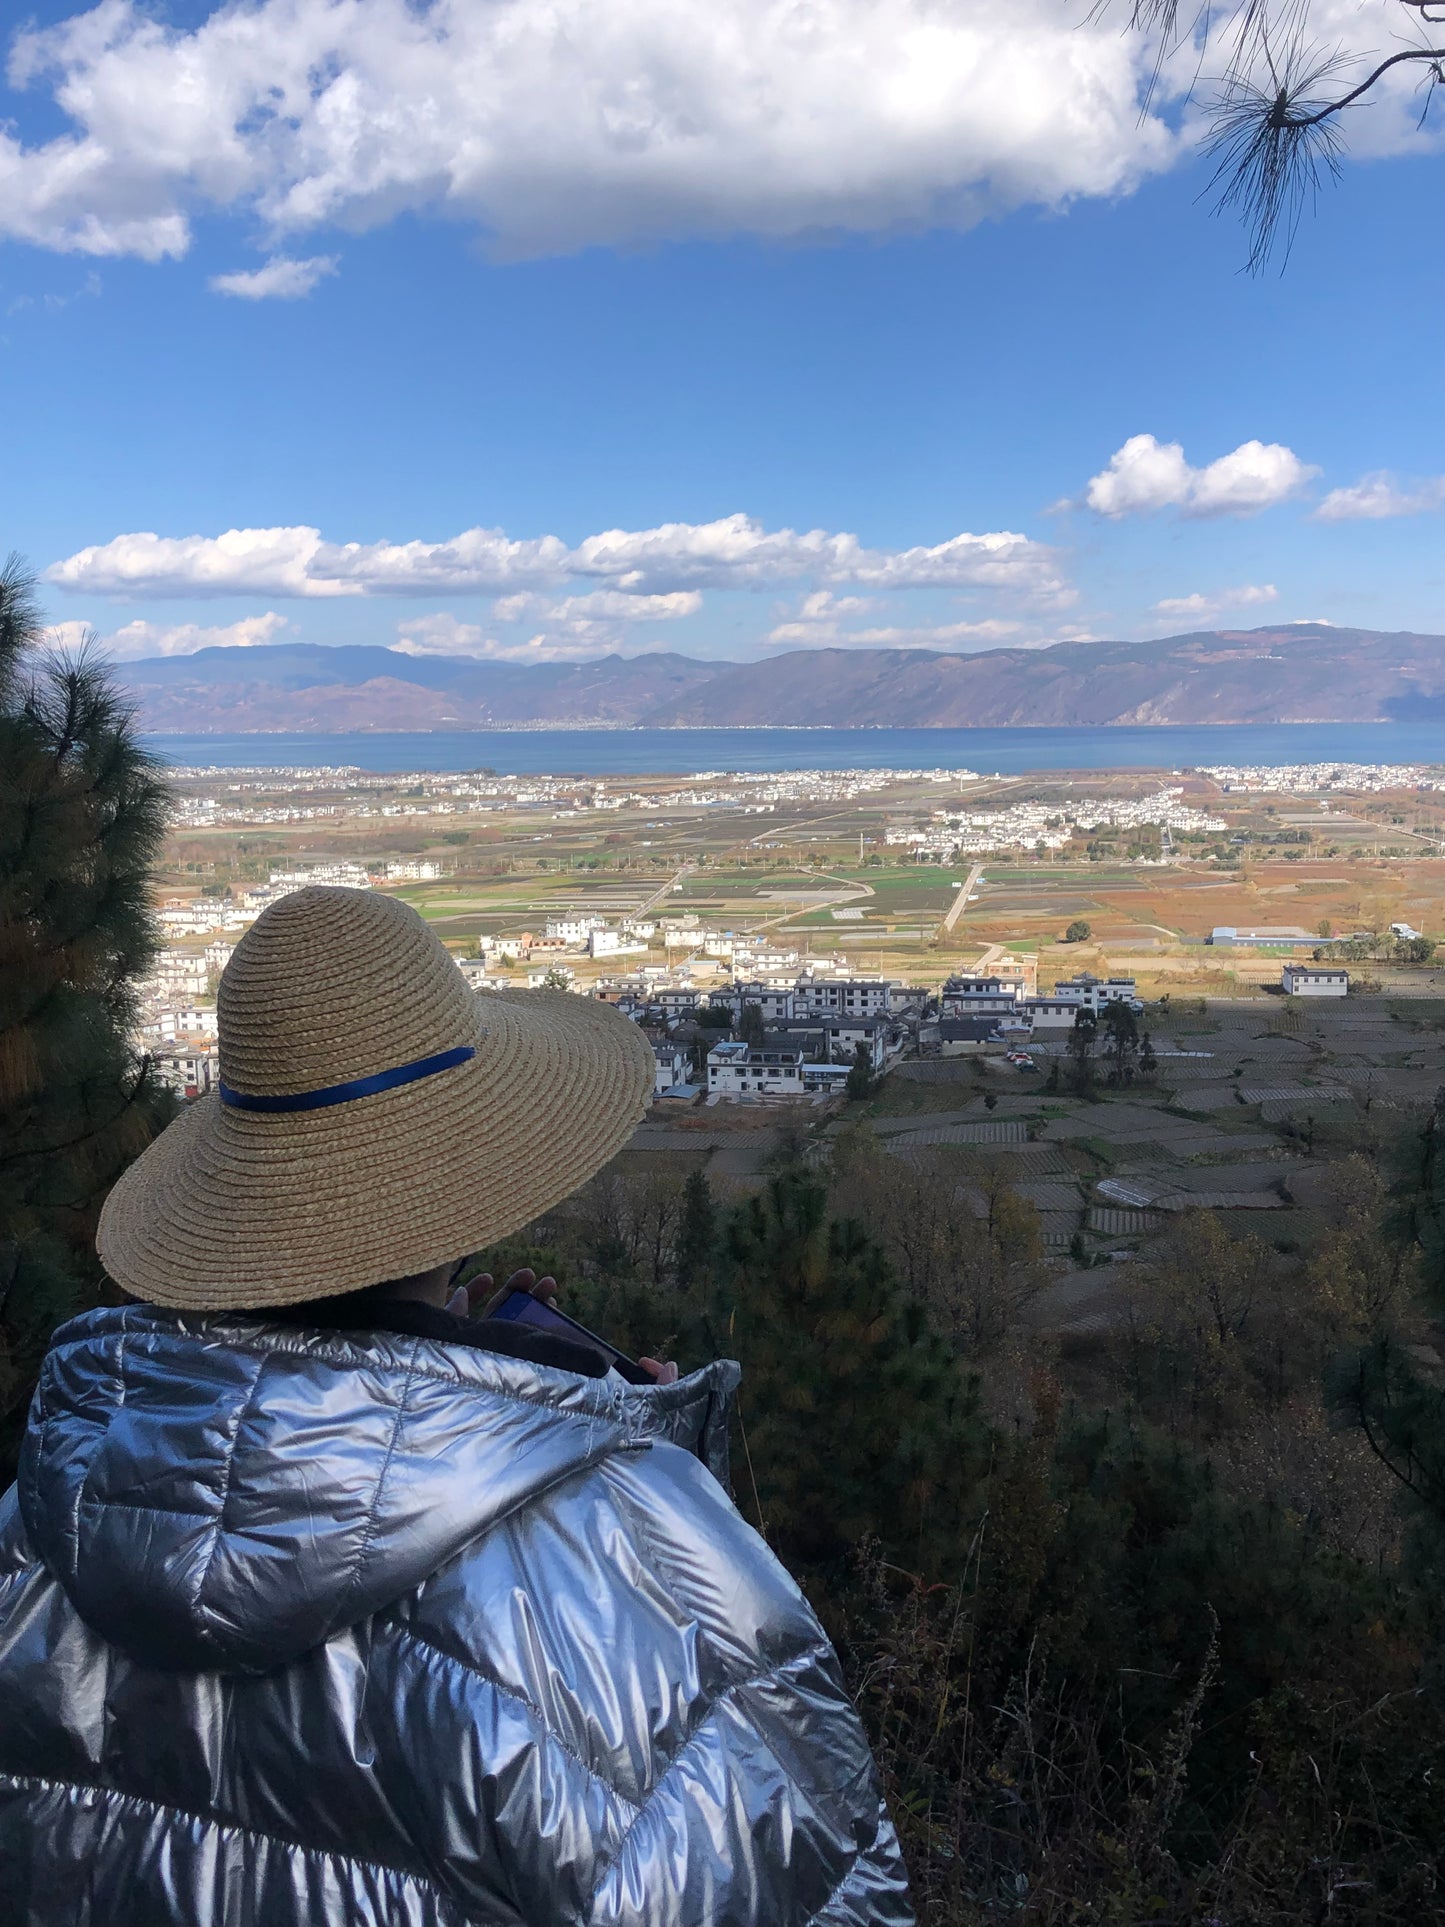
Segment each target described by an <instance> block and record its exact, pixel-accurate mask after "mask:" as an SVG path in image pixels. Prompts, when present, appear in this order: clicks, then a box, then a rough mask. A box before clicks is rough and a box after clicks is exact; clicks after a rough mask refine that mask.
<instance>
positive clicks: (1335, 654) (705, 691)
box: [119, 623, 1445, 733]
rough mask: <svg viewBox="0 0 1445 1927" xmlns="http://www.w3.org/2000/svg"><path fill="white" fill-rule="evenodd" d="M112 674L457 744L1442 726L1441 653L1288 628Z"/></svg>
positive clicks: (1444, 683) (145, 710)
mask: <svg viewBox="0 0 1445 1927" xmlns="http://www.w3.org/2000/svg"><path fill="white" fill-rule="evenodd" d="M119 673H120V675H121V677H122V679H123V680H124V682H125V683H126V684H127V686H128V687H129V689H130V691H131V693H132V695H133V696H134V698H135V699H136V702H137V704H138V707H139V709H140V714H141V720H142V724H143V726H144V727H145V728H146V729H148V730H152V731H156V732H160V733H165V732H171V733H206V732H214V731H236V730H258V731H271V730H319V731H344V730H366V729H457V728H468V727H471V728H477V727H484V726H486V725H489V724H490V725H497V724H501V725H508V724H526V723H532V724H539V725H547V724H552V725H562V724H582V723H587V724H604V725H606V724H611V725H614V726H616V725H626V724H646V725H651V726H656V727H686V726H697V725H700V724H711V725H714V726H726V725H733V726H749V727H760V726H763V727H765V726H767V725H768V724H774V725H791V726H795V727H796V726H800V725H813V726H819V727H833V728H844V729H849V728H861V727H865V726H868V725H874V726H877V725H884V726H893V727H897V728H929V727H937V728H944V727H958V728H966V727H969V726H994V727H1008V726H1011V725H1015V726H1016V725H1021V724H1034V725H1056V726H1079V725H1095V726H1097V725H1100V724H1127V723H1136V724H1137V723H1315V722H1388V721H1391V720H1394V719H1396V718H1404V717H1409V718H1412V719H1414V720H1420V719H1421V718H1422V717H1423V716H1427V715H1431V714H1436V715H1440V716H1442V717H1445V637H1442V636H1425V635H1414V634H1410V633H1408V632H1405V633H1399V634H1384V633H1381V632H1379V631H1376V630H1370V629H1336V628H1331V627H1329V626H1327V625H1323V624H1315V623H1296V624H1290V625H1288V626H1286V627H1280V628H1265V629H1251V630H1210V631H1204V632H1200V633H1196V634H1192V635H1186V636H1171V637H1166V638H1164V639H1162V640H1160V641H1155V642H1069V643H1061V644H1059V645H1058V646H1057V647H1056V648H1053V649H993V650H989V651H987V652H986V653H984V654H980V655H975V656H958V655H945V654H940V653H937V652H935V651H932V650H924V649H808V650H792V651H790V652H788V653H787V654H785V655H779V656H773V657H769V658H767V659H766V660H764V661H761V662H748V663H727V662H701V661H697V660H696V659H694V658H692V657H689V656H679V655H670V654H668V655H653V656H631V657H624V656H604V657H600V658H598V659H597V660H596V661H593V662H585V663H522V664H519V663H506V662H477V661H473V660H470V659H464V658H459V657H445V656H409V655H405V654H403V653H402V652H401V651H399V650H395V649H378V648H364V647H342V648H335V649H328V648H322V647H318V646H316V645H313V644H286V645H272V646H268V647H264V648H258V649H203V650H201V651H200V652H199V653H198V654H196V655H193V656H168V657H163V658H156V659H154V660H151V661H145V662H135V663H127V664H124V665H122V666H121V668H120V670H119Z"/></svg>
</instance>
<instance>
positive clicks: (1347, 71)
mask: <svg viewBox="0 0 1445 1927" xmlns="http://www.w3.org/2000/svg"><path fill="white" fill-rule="evenodd" d="M1111 4H1112V0H1097V4H1096V5H1095V7H1094V9H1093V11H1094V15H1095V17H1097V16H1098V15H1100V14H1102V13H1104V12H1106V11H1107V10H1108V8H1109V7H1110V5H1111ZM1393 4H1394V7H1395V9H1396V14H1395V18H1396V20H1397V23H1398V32H1397V34H1396V36H1395V38H1396V39H1397V40H1398V42H1399V43H1400V44H1398V45H1397V46H1396V47H1395V48H1394V50H1393V51H1386V49H1385V48H1384V47H1380V48H1377V49H1375V50H1374V51H1373V52H1370V53H1368V54H1365V53H1357V52H1352V51H1347V50H1345V49H1343V48H1341V47H1338V46H1330V45H1328V44H1326V43H1324V42H1322V41H1320V40H1319V39H1317V38H1316V37H1315V36H1314V34H1313V33H1312V25H1313V17H1314V14H1315V0H1193V4H1192V5H1191V6H1181V4H1180V0H1129V26H1130V28H1131V29H1132V30H1134V31H1135V32H1139V33H1147V34H1149V35H1151V36H1153V38H1154V40H1155V44H1156V46H1157V49H1158V56H1157V64H1156V68H1155V80H1156V82H1157V80H1158V79H1159V77H1160V75H1161V73H1162V70H1163V67H1164V64H1165V62H1166V61H1172V60H1173V59H1174V58H1175V56H1177V55H1179V54H1180V53H1181V50H1182V49H1185V48H1186V47H1190V46H1192V47H1193V49H1194V50H1195V52H1196V57H1197V59H1198V63H1199V67H1198V71H1199V72H1200V73H1201V74H1203V73H1204V72H1205V71H1206V69H1207V66H1208V64H1209V54H1210V52H1211V50H1213V49H1217V50H1219V51H1220V52H1221V53H1222V55H1223V64H1222V72H1221V74H1220V77H1219V78H1218V79H1217V80H1215V81H1213V82H1207V83H1198V84H1202V85H1205V86H1207V87H1208V92H1207V93H1206V94H1205V95H1204V98H1203V105H1204V107H1205V109H1206V112H1207V114H1208V117H1209V132H1208V134H1207V136H1206V139H1205V151H1206V153H1207V154H1208V155H1209V156H1210V157H1211V158H1212V159H1213V161H1214V163H1215V171H1214V178H1213V182H1212V186H1213V190H1214V192H1215V194H1216V196H1217V199H1218V204H1219V206H1220V207H1221V208H1228V209H1231V210H1232V211H1234V212H1236V213H1238V214H1239V215H1240V216H1241V217H1242V218H1243V220H1244V222H1245V225H1246V227H1247V228H1248V230H1249V236H1250V252H1249V265H1250V268H1251V269H1252V270H1255V271H1257V270H1258V269H1260V268H1262V267H1263V266H1264V264H1265V263H1266V261H1268V259H1269V258H1270V256H1271V254H1272V253H1273V252H1274V251H1275V249H1276V247H1277V246H1278V247H1279V248H1281V249H1282V251H1283V253H1284V255H1285V256H1286V257H1287V256H1288V254H1289V249H1290V245H1291V243H1292V241H1293V239H1294V236H1295V233H1296V231H1297V229H1298V227H1299V221H1300V216H1301V214H1302V213H1303V212H1304V209H1305V206H1306V204H1307V203H1308V202H1310V201H1311V200H1312V199H1313V198H1314V195H1315V194H1316V192H1317V191H1318V189H1319V187H1320V185H1321V184H1322V183H1323V182H1324V181H1325V180H1327V179H1329V178H1331V177H1334V176H1337V175H1338V173H1339V171H1340V155H1341V152H1342V150H1343V146H1344V120H1345V117H1346V116H1347V115H1348V114H1349V112H1350V111H1351V110H1352V109H1354V108H1356V107H1359V106H1361V105H1362V104H1364V103H1365V102H1366V101H1368V100H1369V99H1370V98H1371V96H1372V95H1376V96H1377V93H1378V89H1379V88H1380V86H1381V84H1382V83H1383V82H1384V81H1385V79H1386V76H1387V75H1391V74H1395V73H1398V72H1399V71H1401V70H1402V69H1403V70H1406V71H1408V72H1411V73H1413V74H1414V75H1416V76H1417V79H1418V90H1419V118H1420V122H1421V124H1423V123H1424V120H1425V117H1426V115H1427V114H1428V112H1429V109H1430V107H1431V104H1432V102H1433V99H1434V95H1435V90H1436V89H1437V88H1438V87H1439V86H1441V84H1442V82H1445V0H1393ZM1364 11H1365V8H1364V6H1363V5H1362V6H1361V12H1362V13H1363V12H1364Z"/></svg>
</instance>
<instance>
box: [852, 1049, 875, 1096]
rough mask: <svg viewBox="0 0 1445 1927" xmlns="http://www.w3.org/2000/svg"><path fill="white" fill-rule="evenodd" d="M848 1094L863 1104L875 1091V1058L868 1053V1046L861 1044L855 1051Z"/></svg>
mask: <svg viewBox="0 0 1445 1927" xmlns="http://www.w3.org/2000/svg"><path fill="white" fill-rule="evenodd" d="M847 1084H848V1096H849V1097H850V1098H851V1099H852V1101H853V1102H854V1103H855V1104H861V1103H862V1101H863V1099H864V1098H865V1097H869V1096H871V1095H872V1091H873V1059H872V1058H871V1057H870V1056H869V1054H868V1046H867V1045H866V1044H859V1045H857V1046H856V1047H855V1048H854V1051H853V1062H852V1063H851V1064H850V1065H849V1067H848V1078H847Z"/></svg>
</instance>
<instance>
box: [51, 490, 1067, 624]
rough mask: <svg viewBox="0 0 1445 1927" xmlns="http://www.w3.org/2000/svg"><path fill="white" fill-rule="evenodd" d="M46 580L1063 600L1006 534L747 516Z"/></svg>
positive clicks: (1018, 541) (280, 550) (263, 544)
mask: <svg viewBox="0 0 1445 1927" xmlns="http://www.w3.org/2000/svg"><path fill="white" fill-rule="evenodd" d="M46 580H47V581H49V582H51V583H53V584H54V585H55V586H56V587H57V588H62V589H69V590H73V591H76V592H80V593H93V594H100V595H130V596H141V595H148V596H198V595H247V594H249V595H264V596H302V597H310V596H327V597H330V596H361V595H411V596H426V595H453V594H492V595H498V596H502V597H504V598H505V597H507V596H515V595H518V594H522V593H536V592H547V591H552V592H555V591H557V590H560V589H565V588H566V587H567V586H568V585H569V584H570V583H578V584H582V583H589V582H595V583H597V584H598V587H599V590H601V591H602V592H610V593H613V594H616V595H619V596H621V597H622V598H624V600H625V601H626V602H627V603H628V605H629V608H630V609H634V610H635V605H637V604H639V603H641V602H644V601H646V600H648V599H650V598H654V597H659V596H661V597H672V596H677V595H684V596H685V595H687V594H689V593H692V592H695V591H700V590H702V589H707V588H714V589H766V588H772V587H777V586H783V585H788V584H793V583H802V582H808V581H811V582H813V583H814V584H816V585H818V586H824V585H838V586H843V585H847V586H860V585H861V586H864V587H869V588H876V589H917V588H951V589H959V588H973V589H994V590H1006V591H1011V592H1014V593H1017V594H1022V595H1025V596H1028V597H1030V598H1032V599H1034V600H1038V601H1044V602H1051V603H1054V604H1062V603H1064V602H1066V601H1067V600H1068V599H1069V598H1070V596H1071V594H1072V591H1071V588H1070V585H1069V583H1068V581H1067V578H1066V577H1065V576H1064V574H1063V573H1062V569H1061V565H1060V563H1059V559H1058V557H1057V556H1056V555H1055V553H1054V552H1053V550H1051V549H1050V548H1048V547H1046V546H1045V545H1044V544H1042V543H1039V542H1035V541H1033V540H1031V539H1030V538H1029V537H1028V536H1024V535H1018V534H1014V533H1011V532H1008V531H1000V532H996V533H992V534H986V535H970V534H960V535H955V536H951V537H950V538H949V539H948V540H947V541H946V542H940V543H937V544H934V545H932V546H919V547H915V548H908V549H894V550H890V549H868V548H865V547H864V546H863V544H862V543H861V542H860V541H859V539H858V537H857V536H856V535H848V534H831V533H829V532H828V531H826V530H823V529H811V530H805V531H799V530H795V529H772V530H770V529H765V528H764V527H763V526H762V525H761V523H759V522H756V521H754V520H753V519H752V518H751V517H750V516H746V515H730V516H724V517H722V518H720V519H719V520H718V521H715V522H707V523H689V522H669V523H665V524H663V525H662V526H660V527H658V528H655V529H641V530H626V529H611V530H608V531H606V532H605V533H603V534H600V535H591V536H588V537H586V538H585V539H584V540H583V541H582V542H580V543H578V544H577V546H576V547H575V548H570V549H569V548H568V546H567V544H566V543H565V542H563V541H562V540H561V538H560V537H558V536H555V535H543V536H535V537H529V538H525V539H522V540H515V539H513V538H511V537H509V536H507V535H506V534H504V533H503V532H502V531H501V530H499V529H467V530H465V531H464V532H463V533H462V534H461V535H457V536H453V537H451V538H449V539H448V540H446V541H442V542H421V541H413V542H402V543H395V542H372V543H358V542H348V543H332V542H326V541H324V540H323V539H322V536H321V533H320V531H319V530H317V529H314V528H308V527H305V526H298V527H293V528H274V529H229V530H227V531H226V533H225V534H223V535H218V536H202V535H189V536H179V537H176V536H161V535H156V534H154V533H149V532H140V533H136V534H129V535H118V536H115V537H114V538H113V539H112V540H111V541H109V542H105V543H99V544H96V545H94V546H92V547H89V548H84V549H80V550H78V551H77V552H76V553H75V554H74V555H71V556H67V557H66V558H65V559H64V560H63V561H59V562H56V563H54V564H53V565H52V566H51V568H49V569H48V570H47V571H46ZM574 600H575V599H574ZM694 606H695V605H694ZM620 607H621V605H620V604H618V605H615V606H614V607H613V608H612V609H611V610H610V611H603V610H602V609H601V608H600V606H597V607H594V608H592V609H591V610H590V611H584V610H581V609H580V608H577V607H574V608H573V609H572V610H571V612H570V613H571V615H572V616H573V617H576V618H579V619H580V618H582V617H584V616H587V615H590V616H593V617H596V616H598V615H599V614H603V613H610V614H614V615H615V614H617V613H618V612H619V610H620ZM689 613H691V609H689V608H684V607H683V606H682V605H681V604H678V603H672V604H670V605H669V606H668V607H666V608H665V609H662V608H657V607H656V605H654V615H655V616H656V617H659V618H660V617H663V616H666V617H671V616H675V615H684V614H689ZM499 619H506V618H499ZM511 619H512V620H515V619H516V617H513V618H511ZM644 619H647V613H646V611H645V610H644Z"/></svg>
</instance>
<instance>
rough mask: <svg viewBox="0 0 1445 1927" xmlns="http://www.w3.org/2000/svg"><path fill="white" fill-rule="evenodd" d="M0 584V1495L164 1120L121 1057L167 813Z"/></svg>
mask: <svg viewBox="0 0 1445 1927" xmlns="http://www.w3.org/2000/svg"><path fill="white" fill-rule="evenodd" d="M42 644H43V631H42V628H41V624H40V620H39V615H38V612H37V609H36V606H35V603H34V600H33V595H32V588H31V582H30V579H29V577H28V576H27V575H26V573H25V571H24V570H23V568H21V567H20V565H19V564H18V563H16V562H15V561H14V560H13V558H12V560H11V561H10V562H9V563H8V564H7V565H6V566H5V568H4V569H3V571H0V1483H3V1482H4V1481H5V1477H6V1474H7V1473H8V1471H9V1468H10V1466H11V1465H12V1464H13V1459H14V1451H15V1447H16V1443H17V1440H18V1435H19V1431H20V1428H21V1425H22V1423H23V1420H24V1414H25V1410H26V1407H27V1405H28V1403H29V1397H30V1388H31V1385H32V1383H33V1379H34V1374H35V1369H36V1366H37V1364H38V1362H39V1359H40V1357H41V1356H42V1355H43V1353H44V1350H45V1347H46V1345H47V1343H48V1341H49V1337H50V1333H51V1332H52V1330H53V1329H54V1327H55V1326H56V1324H57V1323H58V1322H59V1321H60V1320H61V1319H62V1318H65V1317H67V1316H69V1315H70V1314H71V1313H73V1312H76V1311H78V1310H81V1309H82V1308H84V1307H85V1306H86V1305H89V1304H93V1303H94V1302H96V1300H97V1298H98V1296H99V1295H100V1294H101V1293H102V1292H103V1291H104V1290H105V1281H104V1279H103V1277H102V1274H101V1271H100V1266H99V1263H98V1261H97V1259H96V1256H95V1248H94V1244H95V1227H96V1221H97V1218H98V1216H99V1211H100V1206H101V1203H102V1201H103V1200H104V1197H105V1194H106V1192H107V1191H108V1190H109V1189H110V1186H111V1185H112V1184H113V1183H114V1181H115V1179H116V1178H117V1177H118V1176H119V1175H120V1173H121V1171H122V1170H123V1169H124V1168H125V1166H126V1165H127V1164H128V1163H129V1162H130V1160H131V1159H132V1158H134V1157H135V1156H136V1155H137V1154H138V1153H139V1152H140V1151H141V1150H143V1149H144V1148H145V1146H146V1144H147V1143H149V1141H150V1139H151V1138H152V1137H153V1136H154V1135H155V1133H156V1131H157V1130H159V1129H160V1128H161V1126H162V1125H163V1124H164V1123H165V1122H166V1121H167V1119H168V1118H169V1117H170V1115H171V1109H172V1104H171V1099H170V1097H169V1095H168V1093H166V1092H165V1091H164V1090H163V1089H162V1088H160V1087H159V1086H158V1085H157V1083H156V1081H155V1079H154V1078H153V1076H152V1074H151V1071H150V1068H149V1066H148V1064H147V1063H146V1061H145V1059H144V1058H143V1057H142V1056H141V1055H140V1054H138V1053H137V1051H136V1050H135V1049H134V1048H133V1046H132V1044H131V1042H130V1030H131V1024H132V1018H133V1001H132V1000H133V991H132V986H133V983H134V981H135V978H136V977H137V975H138V974H139V973H141V972H142V971H143V970H144V969H145V968H146V966H147V965H148V963H149V961H150V959H151V956H152V954H153V951H154V947H155V932H154V928H153V925H152V920H151V914H150V906H149V875H150V872H151V870H152V868H153V866H154V864H155V861H156V858H157V855H158V853H159V847H160V840H161V836H162V834H163V831H164V827H165V813H166V808H167V798H166V792H165V789H164V786H163V785H162V783H161V781H160V779H159V776H158V774H157V771H156V769H155V766H154V765H153V763H152V761H151V759H150V758H149V757H148V756H147V755H146V754H145V753H144V752H143V751H142V750H141V748H140V746H139V745H138V743H137V742H136V739H135V737H134V735H133V733H132V730H131V726H130V720H129V717H128V715H127V713H126V711H125V709H124V708H123V706H122V705H121V704H120V703H119V702H118V700H117V698H116V696H115V694H114V692H113V690H112V688H111V686H110V684H109V682H108V680H107V678H106V676H105V674H104V672H103V670H102V669H101V667H100V666H99V665H98V664H97V663H96V662H95V661H93V660H92V659H90V658H88V657H87V656H86V655H84V654H82V655H81V656H80V657H79V658H78V659H74V660H66V659H63V658H54V657H52V658H46V657H45V656H44V655H43V653H42Z"/></svg>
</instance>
